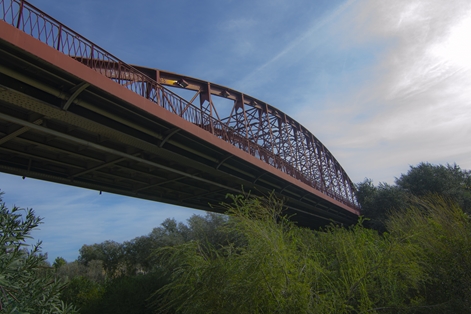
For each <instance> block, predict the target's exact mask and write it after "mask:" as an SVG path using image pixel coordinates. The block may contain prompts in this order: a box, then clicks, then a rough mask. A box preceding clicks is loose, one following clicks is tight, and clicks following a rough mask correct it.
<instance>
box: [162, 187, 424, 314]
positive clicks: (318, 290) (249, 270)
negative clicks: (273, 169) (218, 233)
mask: <svg viewBox="0 0 471 314" xmlns="http://www.w3.org/2000/svg"><path fill="white" fill-rule="evenodd" d="M232 200H233V204H232V205H231V206H228V207H227V209H228V213H229V214H230V215H231V218H230V219H229V222H228V227H227V228H229V229H231V230H233V231H234V232H236V233H239V234H241V235H242V236H243V238H244V241H245V245H244V246H240V247H236V246H234V245H230V244H228V245H226V246H224V247H223V248H222V249H216V248H211V246H208V245H207V244H206V243H202V242H201V241H192V242H188V243H185V244H182V245H180V246H174V247H168V248H162V249H160V250H158V256H159V257H160V258H161V265H162V267H164V268H165V269H166V270H167V271H168V273H169V274H170V275H171V282H170V283H169V284H168V285H166V286H165V287H163V288H162V289H160V290H159V291H158V292H157V293H156V295H155V296H156V297H158V298H159V299H158V300H159V301H163V302H162V303H160V306H159V307H158V311H159V312H166V311H169V312H172V311H175V312H179V313H354V312H366V311H368V312H373V313H375V312H379V311H382V312H389V313H398V312H400V311H406V309H407V308H408V306H410V305H411V304H412V305H414V306H415V305H419V304H420V303H421V301H422V300H421V298H420V296H419V295H418V293H417V291H418V289H419V286H420V284H421V283H422V282H423V280H424V278H425V275H424V273H423V271H422V269H421V268H420V265H419V260H420V258H421V254H420V250H418V248H417V247H416V246H415V245H413V244H409V243H406V242H404V241H403V240H402V239H401V240H398V239H395V238H389V237H386V238H385V237H382V236H380V235H378V234H377V233H376V232H375V231H372V230H368V229H365V228H363V227H362V226H361V225H358V226H356V227H355V228H353V229H351V230H347V229H343V228H337V227H330V228H328V229H327V230H326V231H319V232H313V231H311V230H306V229H301V228H298V227H296V226H295V225H294V224H293V223H291V222H289V221H288V220H287V219H286V217H283V216H282V215H281V210H282V206H281V204H280V203H279V202H278V201H276V200H275V199H274V198H272V197H269V198H267V199H265V200H261V199H257V198H244V197H241V196H237V197H232Z"/></svg>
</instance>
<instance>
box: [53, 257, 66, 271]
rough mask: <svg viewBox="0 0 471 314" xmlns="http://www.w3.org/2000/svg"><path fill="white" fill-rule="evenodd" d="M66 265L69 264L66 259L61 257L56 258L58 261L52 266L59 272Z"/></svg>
mask: <svg viewBox="0 0 471 314" xmlns="http://www.w3.org/2000/svg"><path fill="white" fill-rule="evenodd" d="M66 264H67V261H66V260H65V259H64V258H62V257H60V256H59V257H56V259H55V260H54V263H52V266H53V267H54V269H55V270H57V269H59V268H60V267H62V266H64V265H66Z"/></svg>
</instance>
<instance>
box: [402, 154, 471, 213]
mask: <svg viewBox="0 0 471 314" xmlns="http://www.w3.org/2000/svg"><path fill="white" fill-rule="evenodd" d="M396 184H397V186H398V187H400V188H402V189H403V190H405V191H407V192H409V193H410V194H412V195H414V196H416V197H422V196H427V195H429V194H437V195H441V196H444V197H446V198H449V199H453V200H454V201H455V202H457V203H458V205H459V206H460V207H461V208H462V209H463V210H464V211H465V212H468V213H471V172H470V171H466V170H462V169H461V168H460V167H459V166H457V165H453V166H451V165H446V166H443V165H432V164H429V163H420V164H419V165H417V166H415V167H412V166H411V167H410V169H409V171H408V172H407V174H405V175H404V174H403V175H401V177H400V178H398V179H396Z"/></svg>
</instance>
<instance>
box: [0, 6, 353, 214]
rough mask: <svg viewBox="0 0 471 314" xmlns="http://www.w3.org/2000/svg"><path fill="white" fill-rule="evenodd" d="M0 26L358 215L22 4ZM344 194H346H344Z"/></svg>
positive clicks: (349, 201)
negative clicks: (29, 38) (16, 31)
mask: <svg viewBox="0 0 471 314" xmlns="http://www.w3.org/2000/svg"><path fill="white" fill-rule="evenodd" d="M0 6H1V7H0V20H3V21H5V22H6V23H8V24H11V25H13V26H14V27H16V28H18V29H20V30H22V31H23V32H25V33H27V34H29V35H31V36H33V37H34V38H36V39H38V40H40V41H41V42H43V43H45V44H47V45H48V46H50V47H53V48H54V49H56V50H58V51H60V52H62V53H64V54H66V55H68V56H70V57H72V58H74V59H76V60H77V61H79V62H81V63H83V64H85V65H86V66H88V67H90V68H92V69H94V70H95V71H97V72H99V73H101V74H103V75H104V76H106V77H108V78H110V79H111V80H113V81H115V82H117V83H118V84H120V85H122V86H124V87H126V88H127V89H129V90H131V91H133V92H135V93H137V94H139V95H141V96H143V97H145V98H147V99H149V100H151V101H153V102H155V103H156V104H158V105H159V106H161V107H163V108H165V109H167V110H168V111H170V112H172V113H175V114H176V115H178V116H180V117H182V118H183V119H185V120H187V121H189V122H191V123H193V124H195V125H198V126H199V127H201V128H203V129H205V130H206V131H208V132H211V133H212V134H214V135H216V136H217V137H219V138H221V139H223V140H224V141H227V142H229V143H231V144H232V145H234V146H236V147H238V148H239V149H241V150H243V151H245V152H247V153H249V154H251V155H253V156H255V157H257V158H259V159H260V160H262V161H264V162H266V163H268V164H270V165H271V166H273V167H275V168H277V169H279V170H281V171H283V172H284V173H286V174H288V175H290V176H292V177H294V178H296V179H298V180H300V181H301V182H303V183H305V184H307V185H309V186H311V187H313V188H315V189H317V190H319V191H321V192H322V193H324V194H326V195H328V196H330V197H332V198H333V199H335V200H337V201H339V202H341V203H344V204H346V205H348V206H350V207H351V208H356V209H359V205H358V203H357V202H356V199H355V198H354V196H353V195H352V194H351V193H350V194H349V195H341V194H339V193H338V192H336V191H333V190H330V189H328V188H326V187H325V186H323V185H321V184H319V182H316V181H315V180H311V179H309V178H308V177H306V176H305V175H304V174H303V173H302V172H301V171H300V170H298V169H296V168H295V167H293V166H292V165H291V164H289V163H288V162H287V161H285V160H283V159H282V158H280V157H279V156H276V155H274V154H273V152H271V151H269V150H267V149H264V148H263V147H261V146H260V145H258V144H256V143H254V142H251V141H249V140H248V139H246V138H245V136H244V135H243V134H242V133H239V132H237V131H235V130H233V129H231V128H230V127H229V126H227V124H226V123H224V122H222V121H221V120H218V119H216V118H215V117H213V116H211V115H209V114H207V113H205V112H203V111H202V110H201V108H198V107H196V106H194V105H193V104H191V103H189V102H188V101H186V100H185V99H183V98H181V97H180V96H178V95H177V94H175V93H173V92H172V91H170V90H168V89H166V88H165V87H163V86H162V85H160V84H159V83H157V82H156V81H155V80H153V79H152V78H149V77H148V76H146V75H145V74H143V73H141V72H139V71H138V70H137V69H135V68H134V67H132V66H130V65H127V64H126V63H124V62H122V61H121V60H120V59H118V58H117V57H115V56H114V55H112V54H111V53H109V52H107V51H106V50H104V49H102V48H101V47H99V46H97V45H95V44H94V43H92V42H91V41H89V40H88V39H86V38H84V37H83V36H81V35H80V34H78V33H76V32H75V31H73V30H72V29H70V28H68V27H66V26H65V25H63V24H62V23H60V22H59V21H57V20H55V19H54V18H52V17H51V16H49V15H47V14H46V13H44V12H42V11H41V10H39V9H38V8H36V7H35V6H33V5H31V4H29V3H28V2H26V1H23V0H0ZM347 194H348V193H347Z"/></svg>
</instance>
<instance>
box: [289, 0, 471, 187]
mask: <svg viewBox="0 0 471 314" xmlns="http://www.w3.org/2000/svg"><path fill="white" fill-rule="evenodd" d="M470 6H471V4H470V3H469V2H465V1H447V2H441V1H418V0H416V1H394V2H385V1H359V2H357V3H355V6H354V7H352V8H351V10H350V11H349V12H348V14H345V15H344V16H343V22H342V23H341V25H340V27H338V28H337V29H336V32H337V34H338V35H339V38H337V39H338V40H339V41H341V42H342V47H343V49H353V50H354V49H358V48H359V47H361V46H366V47H372V46H378V47H382V48H381V49H378V51H377V52H376V55H375V58H373V59H372V60H371V62H369V64H367V68H368V69H369V70H368V71H364V72H363V75H365V77H364V78H363V82H362V84H361V85H360V86H357V89H354V90H349V89H348V88H346V89H345V92H343V93H339V94H338V95H335V96H334V97H332V98H331V99H330V101H329V102H328V103H326V104H324V105H325V106H324V108H323V110H322V111H321V112H320V113H319V110H318V109H317V110H313V109H312V108H310V106H309V105H306V106H305V107H304V108H303V109H302V111H301V112H302V114H301V113H299V114H298V116H299V118H300V120H301V121H302V122H304V123H305V124H306V125H307V126H308V127H309V128H311V129H314V128H315V129H316V130H319V133H320V134H321V136H320V138H321V140H323V139H326V141H325V142H326V143H325V144H326V145H327V146H328V147H329V148H330V149H331V150H332V151H333V153H334V155H335V156H336V157H337V158H338V159H339V160H340V162H341V163H342V164H344V167H345V168H347V172H348V173H350V174H351V176H352V177H353V178H354V181H358V180H361V179H362V178H363V177H365V176H366V177H372V178H374V179H375V180H376V181H389V182H391V181H392V180H393V177H392V176H391V170H388V167H387V165H389V166H390V167H391V169H394V171H395V173H394V174H393V175H396V176H399V174H400V173H401V172H405V171H407V169H408V165H409V164H412V165H413V164H416V163H418V162H421V161H430V162H436V163H446V162H450V163H453V162H456V163H458V164H459V165H460V166H461V167H463V168H468V169H469V168H471V161H470V159H469V157H466V156H467V155H468V156H469V154H471V147H470V146H469V144H468V142H469V137H470V135H471V124H470V123H469V118H470V117H471V106H470V99H471V90H470V89H469V86H470V84H471V67H470V64H471V62H470V61H469V60H471V59H470V58H469V55H470V53H469V52H470V50H471V48H470V47H471V37H469V36H467V33H468V32H469V29H470V27H469V26H470V25H471V11H470V9H471V8H470ZM351 74H352V75H353V74H354V73H351ZM352 100H354V101H353V102H352ZM310 113H311V114H312V115H313V116H314V115H315V114H317V115H320V116H322V118H319V119H316V120H315V121H314V122H315V123H316V124H312V123H309V121H306V120H307V119H306V118H303V117H306V116H309V115H310ZM321 121H324V122H323V123H322V122H321ZM319 122H321V124H320V126H319V124H318V123H319ZM319 133H318V134H319ZM342 161H346V162H347V164H348V167H347V166H345V163H344V162H342ZM360 175H361V177H360Z"/></svg>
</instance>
